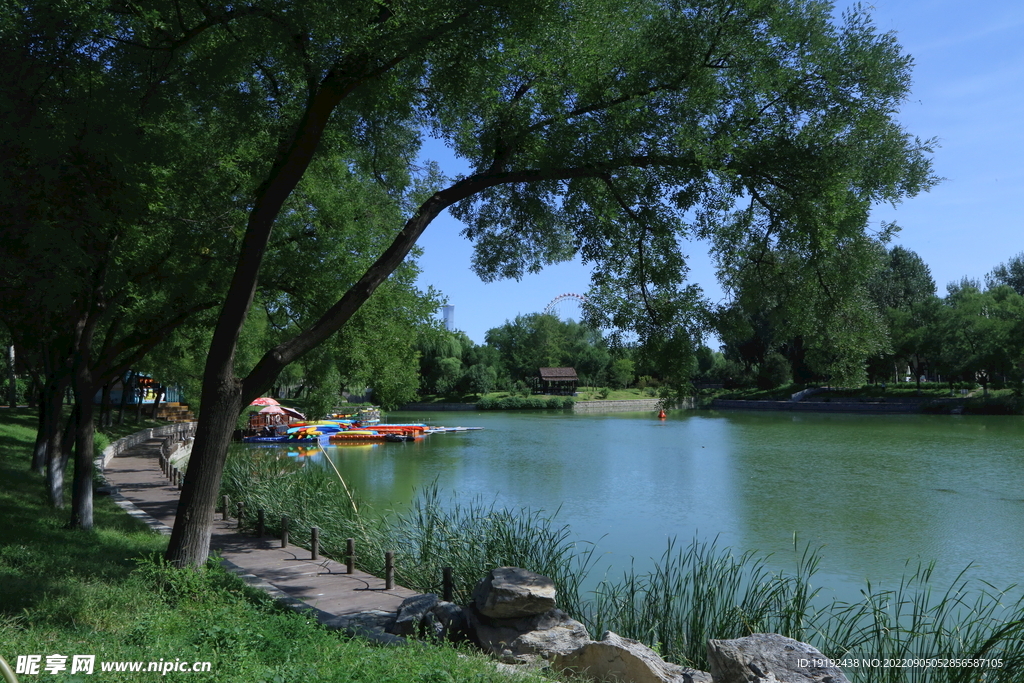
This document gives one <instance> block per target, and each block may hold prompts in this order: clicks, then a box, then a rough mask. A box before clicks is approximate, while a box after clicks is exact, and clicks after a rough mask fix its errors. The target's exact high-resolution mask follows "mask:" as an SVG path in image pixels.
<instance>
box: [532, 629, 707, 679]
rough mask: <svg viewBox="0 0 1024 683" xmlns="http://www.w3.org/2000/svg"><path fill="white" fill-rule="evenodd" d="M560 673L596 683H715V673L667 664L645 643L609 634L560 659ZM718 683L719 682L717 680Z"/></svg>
mask: <svg viewBox="0 0 1024 683" xmlns="http://www.w3.org/2000/svg"><path fill="white" fill-rule="evenodd" d="M552 665H553V668H555V669H557V670H558V671H568V672H570V673H574V674H577V675H584V676H587V677H588V678H591V679H593V680H595V681H618V682H620V683H712V679H711V674H709V673H707V672H705V671H698V670H697V669H690V668H687V667H682V666H679V665H677V664H671V663H669V662H666V661H664V660H663V659H662V658H661V657H659V656H658V654H657V653H656V652H655V651H654V650H652V649H651V648H649V647H647V646H646V645H644V644H643V643H640V642H638V641H635V640H632V639H631V638H623V637H622V636H619V635H617V634H615V633H612V632H611V631H607V632H606V633H605V634H604V637H603V638H602V639H601V640H599V641H590V642H589V643H587V644H585V645H583V646H582V647H580V648H579V649H578V650H575V651H574V652H570V653H567V654H564V655H559V656H557V657H556V658H555V659H554V660H553V662H552ZM714 683H719V681H718V680H717V679H716V680H715V682H714Z"/></svg>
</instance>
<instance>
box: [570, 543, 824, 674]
mask: <svg viewBox="0 0 1024 683" xmlns="http://www.w3.org/2000/svg"><path fill="white" fill-rule="evenodd" d="M767 559H768V558H767V557H762V556H758V555H757V554H755V553H753V552H746V553H743V554H741V555H739V556H736V555H733V554H732V552H731V551H729V549H728V548H719V547H718V545H717V540H715V541H710V542H700V541H697V540H694V541H692V542H691V543H690V544H689V545H688V546H686V547H678V548H677V542H676V540H675V539H671V540H669V542H668V548H667V549H666V550H665V553H664V555H662V558H661V561H660V562H657V563H656V564H655V568H654V569H653V570H652V571H650V572H647V573H642V574H637V572H636V571H635V569H633V568H632V567H631V568H630V570H629V571H628V572H626V573H625V574H624V575H623V578H622V580H621V581H615V582H612V581H607V580H606V581H603V582H601V584H600V585H599V586H598V588H597V589H596V591H595V593H594V596H595V597H594V600H593V601H592V602H591V603H589V604H588V605H587V610H586V613H585V622H586V623H587V625H588V626H589V627H590V628H591V629H592V630H593V632H595V633H601V632H604V631H606V630H608V631H614V632H616V633H618V634H619V635H623V636H627V637H630V638H634V639H636V640H639V641H641V642H644V643H647V644H649V645H651V646H652V647H653V648H654V649H655V650H657V651H659V652H660V654H661V655H662V656H663V657H664V658H665V659H667V660H670V661H674V662H676V663H679V664H683V665H686V666H691V667H694V668H698V669H705V670H706V668H707V641H708V639H710V638H719V639H721V638H740V637H743V636H746V635H750V634H751V633H780V634H782V635H786V636H789V637H792V638H797V639H802V638H804V637H805V635H806V630H807V627H808V617H809V615H810V614H811V600H812V599H813V597H814V595H815V591H814V590H813V589H812V588H811V586H810V583H809V580H810V577H811V576H812V575H813V574H814V571H815V569H816V567H817V564H818V561H819V557H818V555H817V554H816V553H814V552H812V551H811V550H810V549H809V548H808V549H806V550H805V551H804V554H803V556H802V559H801V561H800V562H799V565H798V567H797V571H796V573H795V574H793V575H785V574H779V573H775V572H772V571H770V570H769V568H768V566H767Z"/></svg>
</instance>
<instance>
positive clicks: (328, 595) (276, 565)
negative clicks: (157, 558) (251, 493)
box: [104, 439, 419, 630]
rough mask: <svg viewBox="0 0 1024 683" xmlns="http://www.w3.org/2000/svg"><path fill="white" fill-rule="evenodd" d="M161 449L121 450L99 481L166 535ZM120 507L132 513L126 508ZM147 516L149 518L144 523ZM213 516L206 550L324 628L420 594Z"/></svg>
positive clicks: (170, 499)
mask: <svg viewBox="0 0 1024 683" xmlns="http://www.w3.org/2000/svg"><path fill="white" fill-rule="evenodd" d="M160 444H161V441H160V440H159V439H151V440H149V441H145V442H143V443H141V444H139V445H138V446H135V447H134V448H131V449H129V450H127V451H125V452H124V453H122V454H120V455H118V456H117V457H115V458H113V459H112V460H111V461H110V463H109V464H108V465H107V466H106V468H105V469H104V476H105V477H106V479H107V482H108V483H109V484H110V485H111V486H114V487H117V489H118V491H119V494H120V496H118V495H116V494H115V499H118V498H123V499H124V500H127V501H128V502H130V503H131V504H132V505H134V507H135V508H137V509H138V510H141V511H142V513H145V514H144V515H140V514H139V513H134V516H136V517H140V518H142V519H144V520H145V521H147V523H149V524H150V526H152V527H153V528H156V529H158V530H160V531H162V532H164V533H170V527H171V526H172V525H173V524H174V514H175V511H176V510H177V505H178V489H177V488H175V487H174V486H171V485H170V484H168V483H167V480H166V478H165V477H164V476H163V473H162V472H161V471H160ZM125 507H128V508H129V512H130V513H131V510H130V506H125ZM146 516H148V517H151V518H153V519H152V520H147V519H145V517H146ZM216 516H217V518H218V519H217V520H216V521H215V522H214V524H213V535H212V538H211V541H210V549H211V551H217V553H218V554H219V555H220V556H221V557H222V558H223V559H225V560H227V561H228V563H230V564H229V565H228V566H229V567H230V568H232V569H233V571H235V572H236V573H239V574H241V575H242V576H243V578H246V579H247V580H248V581H249V583H253V584H256V585H261V583H262V582H265V583H267V584H270V586H269V588H270V591H269V592H271V593H272V594H275V595H276V597H279V598H284V599H285V601H286V602H289V603H290V604H292V606H293V607H309V608H312V609H314V610H315V611H316V613H317V617H318V619H319V620H320V621H321V622H323V623H326V624H328V625H334V626H336V627H339V628H349V627H352V626H353V625H355V626H371V625H372V624H370V623H366V622H367V620H366V619H362V620H361V621H359V620H357V621H358V623H356V622H354V621H353V619H352V618H353V617H356V615H360V616H366V617H370V620H369V621H370V622H373V617H383V616H384V615H383V614H382V613H393V612H396V611H397V610H398V607H399V605H400V604H401V603H402V601H403V600H405V599H406V598H409V597H412V596H415V595H419V593H416V592H415V591H411V590H409V589H408V588H402V587H401V586H395V587H394V588H393V589H392V590H385V589H384V579H379V578H377V577H375V576H371V575H369V574H367V573H365V572H361V571H359V570H358V569H357V570H355V572H354V573H353V574H347V573H346V567H345V565H344V564H339V563H337V562H335V561H333V560H325V559H321V560H317V561H315V562H314V561H312V560H310V559H309V558H310V552H309V551H308V550H305V549H304V548H299V547H297V546H294V545H291V546H289V547H287V548H281V547H280V546H281V541H280V539H277V538H268V537H263V538H256V537H255V536H254V535H253V534H250V533H242V532H239V530H238V528H237V526H238V522H237V521H235V520H227V521H225V520H222V519H220V517H221V515H220V514H218V515H216ZM153 520H155V521H153ZM357 552H358V548H357ZM231 565H234V567H231ZM254 579H255V580H254ZM260 579H261V580H262V582H261V581H259V580H260ZM261 587H263V588H268V587H267V586H265V585H261ZM278 591H279V593H278ZM288 598H291V600H289V599H288ZM296 601H301V603H298V602H296ZM302 603H304V604H302ZM385 620H386V619H385ZM377 621H378V622H379V621H380V619H379V618H378V619H377ZM357 630H364V629H359V628H357Z"/></svg>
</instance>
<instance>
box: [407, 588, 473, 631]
mask: <svg viewBox="0 0 1024 683" xmlns="http://www.w3.org/2000/svg"><path fill="white" fill-rule="evenodd" d="M389 632H390V633H393V634H395V635H399V636H405V637H413V638H425V639H427V640H451V641H455V642H461V641H463V640H465V639H466V638H467V631H466V617H465V616H464V615H463V610H462V608H461V607H459V606H458V605H454V604H452V603H450V602H445V601H444V600H441V599H439V598H438V597H437V596H436V595H434V594H433V593H427V594H425V595H415V596H413V597H411V598H406V599H405V600H403V601H402V604H401V605H400V606H399V608H398V614H397V615H396V616H395V619H394V622H393V623H392V624H391V625H390V627H389Z"/></svg>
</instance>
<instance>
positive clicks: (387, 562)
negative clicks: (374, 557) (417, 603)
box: [384, 550, 395, 591]
mask: <svg viewBox="0 0 1024 683" xmlns="http://www.w3.org/2000/svg"><path fill="white" fill-rule="evenodd" d="M394 587H395V554H394V553H393V552H391V551H390V550H389V551H387V552H386V553H384V590H386V591H389V590H391V589H392V588H394Z"/></svg>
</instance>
